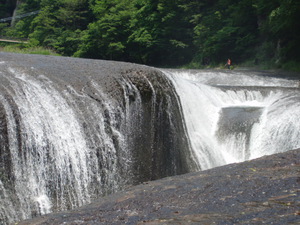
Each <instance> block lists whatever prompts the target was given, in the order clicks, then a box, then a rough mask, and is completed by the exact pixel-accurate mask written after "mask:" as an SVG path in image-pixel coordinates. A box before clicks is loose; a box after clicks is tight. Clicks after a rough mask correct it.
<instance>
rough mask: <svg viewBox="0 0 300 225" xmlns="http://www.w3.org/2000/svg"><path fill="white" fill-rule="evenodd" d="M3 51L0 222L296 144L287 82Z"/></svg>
mask: <svg viewBox="0 0 300 225" xmlns="http://www.w3.org/2000/svg"><path fill="white" fill-rule="evenodd" d="M0 55H1V59H2V58H4V59H3V60H4V61H2V62H0V81H1V82H0V224H12V223H15V222H17V221H19V220H22V219H27V218H31V217H34V216H38V215H41V214H45V213H49V212H55V211H60V210H68V209H73V208H75V207H78V206H81V205H83V204H86V203H89V202H91V201H92V200H93V199H94V198H98V197H101V196H103V195H107V194H109V193H113V192H115V191H118V190H121V189H123V188H124V187H125V186H126V185H134V184H137V183H140V182H143V181H147V180H151V179H159V178H161V177H165V176H172V175H176V174H182V173H187V172H191V171H195V170H199V169H208V168H211V167H215V166H219V165H223V164H226V163H231V162H239V161H244V160H247V159H252V158H256V157H259V156H261V155H264V154H272V153H276V152H279V151H285V150H289V149H294V148H297V147H299V146H300V139H299V136H300V133H299V130H300V129H299V128H300V125H299V122H298V121H297V118H298V117H299V114H300V110H299V109H300V103H299V102H300V101H299V98H300V97H299V89H297V88H296V86H297V84H295V83H294V82H293V81H288V80H284V79H275V78H267V77H260V76H250V75H246V73H241V74H239V73H236V72H234V73H233V74H231V73H217V72H205V71H202V72H199V73H195V72H193V73H191V72H176V71H175V72H174V71H166V72H165V74H163V73H161V72H160V71H158V70H155V69H153V68H148V67H144V66H138V65H132V64H126V63H116V62H113V63H112V62H109V61H92V60H84V59H69V58H64V57H45V56H33V55H32V56H23V55H18V54H2V53H0ZM174 87H175V89H174ZM175 90H176V91H175ZM180 105H181V107H180Z"/></svg>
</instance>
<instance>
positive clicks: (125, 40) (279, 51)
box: [0, 0, 300, 71]
mask: <svg viewBox="0 0 300 225" xmlns="http://www.w3.org/2000/svg"><path fill="white" fill-rule="evenodd" d="M36 10H40V11H39V13H37V14H35V15H31V16H27V17H24V18H20V19H13V20H10V21H6V22H1V23H0V35H1V36H6V37H14V38H26V39H28V42H29V43H28V44H25V45H24V44H23V45H20V46H19V48H32V47H44V48H48V49H52V50H53V51H55V52H57V53H59V54H60V55H63V56H74V57H84V58H94V59H109V60H119V61H126V62H135V63H141V64H146V65H153V66H161V67H166V66H171V67H179V66H186V67H190V68H200V67H203V66H216V65H224V63H225V62H226V60H227V58H231V59H232V62H233V64H241V63H243V64H244V65H264V66H266V67H277V68H283V69H289V70H296V71H300V65H299V64H300V54H299V50H300V29H299V28H300V26H299V21H300V1H299V0H271V1H270V0H172V1H170V0H0V19H1V18H6V17H12V16H13V15H22V14H25V13H28V12H32V11H36ZM3 45H8V44H7V43H6V44H3V43H2V46H3Z"/></svg>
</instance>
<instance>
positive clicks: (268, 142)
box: [165, 70, 300, 170]
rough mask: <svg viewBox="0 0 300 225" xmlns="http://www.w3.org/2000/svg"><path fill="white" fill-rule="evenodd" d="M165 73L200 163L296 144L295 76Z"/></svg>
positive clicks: (299, 132) (299, 130)
mask: <svg viewBox="0 0 300 225" xmlns="http://www.w3.org/2000/svg"><path fill="white" fill-rule="evenodd" d="M165 73H166V75H167V76H168V77H169V78H170V79H171V80H172V82H173V84H174V86H175V88H176V90H177V93H178V95H179V97H180V101H181V105H182V110H183V114H184V120H185V123H186V127H187V132H188V136H189V139H190V142H191V145H192V151H193V152H194V155H195V160H196V161H197V162H198V164H199V166H200V167H201V169H203V170H205V169H209V168H212V167H216V166H221V165H224V164H228V163H234V162H242V161H245V160H249V159H254V158H257V157H260V156H263V155H269V154H274V153H278V152H283V151H287V150H291V149H296V148H299V147H300V138H299V137H300V122H299V119H298V118H300V92H299V88H297V86H298V83H297V82H295V81H293V80H287V79H281V78H276V77H266V76H257V75H255V74H251V73H250V72H247V71H243V72H238V71H234V72H216V71H202V72H195V71H194V72H193V71H190V72H187V71H184V72H182V71H181V72H180V71H174V70H169V71H165Z"/></svg>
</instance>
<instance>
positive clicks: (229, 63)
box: [225, 59, 231, 70]
mask: <svg viewBox="0 0 300 225" xmlns="http://www.w3.org/2000/svg"><path fill="white" fill-rule="evenodd" d="M225 66H227V69H229V70H230V66H231V59H227V63H226V64H225Z"/></svg>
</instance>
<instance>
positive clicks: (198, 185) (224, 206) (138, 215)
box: [19, 149, 300, 225]
mask: <svg viewBox="0 0 300 225" xmlns="http://www.w3.org/2000/svg"><path fill="white" fill-rule="evenodd" d="M299 168H300V149H298V150H293V151H288V152H285V153H280V154H276V155H271V156H265V157H262V158H259V159H255V160H252V161H248V162H243V163H239V164H231V165H226V166H222V167H218V168H214V169H211V170H207V171H202V172H196V173H190V174H185V175H181V176H175V177H169V178H165V179H162V180H157V181H152V182H147V183H144V184H141V185H138V186H135V187H132V188H130V189H128V190H127V191H125V192H120V193H117V194H114V195H110V196H107V197H104V198H101V199H99V200H96V201H94V202H93V203H92V204H89V205H87V206H84V207H81V208H79V209H76V210H73V211H68V212H62V213H58V214H50V215H44V216H43V217H40V218H36V219H33V220H28V221H23V222H20V223H19V224H20V225H26V224H30V225H32V224H36V225H37V224H62V223H63V224H149V225H150V224H262V223H263V224H298V223H299V222H300V217H299V215H300V211H299V202H300V195H299V193H300V189H299V187H300V178H299V173H300V171H299Z"/></svg>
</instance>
